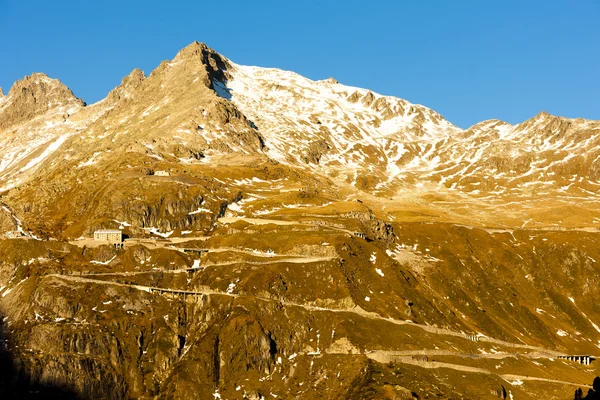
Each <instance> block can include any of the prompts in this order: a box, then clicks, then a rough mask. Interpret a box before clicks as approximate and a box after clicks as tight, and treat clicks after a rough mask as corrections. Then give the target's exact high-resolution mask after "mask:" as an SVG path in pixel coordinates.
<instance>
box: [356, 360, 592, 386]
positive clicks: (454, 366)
mask: <svg viewBox="0 0 600 400" xmlns="http://www.w3.org/2000/svg"><path fill="white" fill-rule="evenodd" d="M367 357H369V358H370V359H372V360H374V361H377V362H380V363H384V364H385V363H389V362H399V363H402V364H410V365H415V366H418V367H422V368H427V369H437V368H448V369H452V370H455V371H463V372H472V373H477V374H485V375H496V376H499V377H500V378H502V379H504V380H505V381H507V382H509V383H511V381H539V382H549V383H557V384H560V385H570V386H580V387H586V388H591V386H590V385H587V384H582V383H575V382H568V381H561V380H556V379H547V378H539V377H535V376H526V375H512V374H496V373H493V372H492V371H490V370H487V369H485V368H478V367H469V366H466V365H458V364H450V363H443V362H438V361H420V360H413V359H411V358H410V357H399V358H396V359H393V360H391V359H390V358H389V356H386V355H385V354H381V353H379V352H373V353H369V354H367ZM511 384H512V383H511Z"/></svg>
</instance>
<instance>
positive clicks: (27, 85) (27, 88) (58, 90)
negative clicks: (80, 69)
mask: <svg viewBox="0 0 600 400" xmlns="http://www.w3.org/2000/svg"><path fill="white" fill-rule="evenodd" d="M8 99H9V100H10V105H9V106H8V107H6V108H5V109H4V110H3V112H2V114H0V129H1V128H4V127H7V126H9V125H13V124H16V123H19V122H22V121H26V120H29V119H31V118H34V117H36V116H38V115H41V114H44V113H46V112H47V111H48V110H51V109H57V110H59V111H60V112H65V113H67V114H70V113H71V112H72V111H74V110H75V109H77V108H79V107H83V106H85V103H84V102H83V100H81V99H79V98H77V97H76V96H75V95H74V94H73V92H72V91H71V90H70V89H69V88H68V87H67V86H65V85H64V84H63V83H62V82H61V81H59V80H58V79H52V78H50V77H48V75H46V74H43V73H34V74H31V75H30V76H26V77H25V78H23V79H21V80H19V81H17V82H15V84H14V85H13V86H12V88H11V89H10V91H9V92H8Z"/></svg>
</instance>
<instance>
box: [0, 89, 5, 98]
mask: <svg viewBox="0 0 600 400" xmlns="http://www.w3.org/2000/svg"><path fill="white" fill-rule="evenodd" d="M0 97H4V92H3V91H2V88H1V87H0Z"/></svg>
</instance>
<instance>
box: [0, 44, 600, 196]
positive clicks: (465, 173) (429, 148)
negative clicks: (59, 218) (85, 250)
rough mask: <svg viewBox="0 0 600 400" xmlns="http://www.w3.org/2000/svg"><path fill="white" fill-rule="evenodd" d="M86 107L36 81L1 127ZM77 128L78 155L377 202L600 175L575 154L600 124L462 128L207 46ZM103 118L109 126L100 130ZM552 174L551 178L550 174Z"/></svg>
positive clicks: (128, 80)
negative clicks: (331, 188) (123, 152)
mask: <svg viewBox="0 0 600 400" xmlns="http://www.w3.org/2000/svg"><path fill="white" fill-rule="evenodd" d="M81 106H82V102H81V101H80V100H79V99H77V98H76V97H75V96H74V95H73V94H72V92H71V91H70V90H69V89H68V88H66V87H65V86H64V85H62V83H60V81H58V80H53V79H50V78H48V77H47V76H45V75H43V74H34V75H32V76H31V77H27V78H25V79H24V80H22V81H19V82H17V83H15V85H14V87H13V88H11V91H10V93H9V96H8V97H6V98H4V100H3V101H2V103H1V105H0V128H2V127H7V126H9V125H10V124H16V123H19V122H25V121H31V120H32V118H34V117H35V116H39V115H42V114H44V113H45V112H47V111H48V108H49V107H55V109H56V110H59V111H60V112H62V113H63V114H65V115H71V114H72V113H73V111H76V110H77V109H80V108H81ZM61 107H62V108H61ZM88 109H89V107H88ZM53 115H55V114H53ZM77 120H78V121H79V124H80V125H78V129H81V130H85V129H87V127H88V126H89V127H90V128H89V129H90V130H93V132H90V133H89V134H88V136H89V139H86V140H85V143H86V145H85V148H86V149H87V148H88V147H89V150H86V152H82V154H79V155H78V156H77V158H78V157H88V153H89V154H90V155H91V154H94V153H95V152H96V150H95V148H94V145H93V143H95V141H98V140H102V141H103V142H102V143H104V142H108V141H110V143H115V145H119V146H124V148H127V149H130V150H131V149H136V151H138V150H139V151H143V152H144V153H145V154H152V156H154V157H157V158H156V159H158V158H160V159H163V160H165V159H169V157H172V155H175V156H176V158H175V159H176V160H180V159H185V160H189V159H190V157H191V158H195V159H198V157H199V155H200V154H202V155H205V156H206V155H210V156H222V155H229V154H234V153H236V154H261V155H263V156H266V157H268V158H270V159H272V160H275V161H277V162H279V163H283V164H286V165H291V166H301V167H302V168H308V169H310V170H313V171H315V172H318V173H320V174H324V175H325V176H329V177H332V178H334V179H336V181H338V182H339V183H340V184H344V185H348V186H350V187H354V188H359V189H360V190H364V191H367V192H369V193H372V194H374V195H376V196H393V195H395V194H396V193H398V191H400V190H402V188H406V187H410V188H419V187H421V186H424V185H427V186H428V187H431V188H436V190H448V191H450V192H451V193H453V192H454V191H456V192H461V193H462V192H468V193H471V194H475V195H480V194H485V193H487V192H488V191H494V193H495V196H501V195H506V196H509V194H510V193H511V191H513V192H514V191H516V192H519V193H525V192H527V190H524V189H523V188H528V187H532V186H538V185H541V183H539V182H544V185H543V186H540V188H543V192H544V193H546V191H547V190H548V191H549V192H552V191H556V190H559V189H560V188H561V187H565V186H566V185H565V184H566V183H567V182H568V179H571V178H570V177H568V176H567V174H571V173H573V171H574V170H576V169H577V170H578V171H580V173H581V174H583V175H584V176H587V175H589V174H590V173H591V172H590V171H596V169H597V168H596V167H594V166H593V165H591V163H590V162H588V161H589V160H588V161H585V160H580V159H578V157H579V156H573V155H572V152H571V150H574V149H577V150H578V151H580V152H585V151H586V149H585V148H583V147H582V146H584V144H583V142H581V139H582V138H590V137H591V139H589V141H588V142H586V143H587V144H586V145H585V146H584V147H586V146H588V147H589V146H592V144H593V143H595V139H594V137H595V136H594V135H592V134H591V133H590V132H593V130H594V129H596V127H597V126H598V123H596V122H594V121H585V120H568V119H564V118H561V117H556V116H552V115H550V114H548V113H546V112H542V113H540V114H538V115H537V116H535V117H534V118H532V119H530V120H528V121H525V122H523V123H521V124H519V125H511V124H508V123H506V122H503V121H499V120H494V119H492V120H488V121H483V122H480V123H478V124H475V125H473V126H472V127H470V128H469V129H467V130H463V129H460V128H459V127H457V126H455V125H453V124H452V123H451V122H449V121H448V120H446V119H445V118H444V117H443V116H442V115H440V114H438V113H437V112H435V111H434V110H431V109H429V108H427V107H425V106H422V105H418V104H412V103H410V102H408V101H406V100H403V99H400V98H397V97H392V96H384V95H381V94H378V93H375V92H373V91H370V90H368V89H363V88H357V87H351V86H346V85H343V84H340V83H339V82H338V81H336V80H335V79H333V78H329V79H325V80H320V81H313V80H310V79H307V78H305V77H303V76H301V75H299V74H297V73H294V72H291V71H284V70H280V69H277V68H261V67H253V66H243V65H238V64H236V63H234V62H233V61H230V60H229V59H228V58H226V57H225V56H223V55H221V54H219V53H218V52H217V51H215V50H214V49H212V48H210V47H209V46H207V45H206V44H204V43H200V42H192V43H191V44H189V45H188V46H186V47H185V48H183V49H181V50H180V51H179V52H177V54H176V55H175V57H174V58H173V59H172V60H167V61H163V62H162V63H161V64H160V65H159V66H158V67H157V68H156V69H154V70H153V71H152V72H151V73H150V74H149V76H147V77H146V76H145V74H144V73H143V72H142V71H141V70H139V69H134V70H133V71H132V72H131V73H130V74H129V75H127V76H126V77H124V78H123V79H122V81H121V84H120V85H119V86H117V87H116V88H115V89H113V90H112V91H111V92H110V93H109V95H108V96H107V99H106V101H102V102H99V104H97V105H95V107H94V108H93V110H90V111H88V112H87V113H80V114H78V116H77ZM97 120H99V121H100V122H99V123H98V124H97V125H100V126H101V128H97V127H96V128H92V126H93V125H94V124H95V122H96V121H97ZM7 121H8V122H7ZM51 123H52V126H55V124H56V123H57V122H56V121H54V120H53V121H52V122H51ZM2 124H4V125H2ZM63 128H64V129H56V130H42V128H35V129H31V128H27V130H26V131H27V132H30V133H31V134H32V136H34V137H44V138H48V140H49V138H52V137H54V138H58V137H63V135H66V134H67V132H73V129H72V127H69V126H66V125H65V126H64V127H63ZM23 129H24V130H25V128H23ZM36 129H40V130H39V134H36V133H35V132H38V131H36ZM97 129H98V130H100V132H96V130H97ZM122 132H128V133H127V135H123V134H122ZM555 132H558V133H559V134H555ZM68 134H71V133H68ZM187 135H192V136H189V137H188V136H187ZM98 138H101V139H98ZM571 140H572V141H573V144H570V143H571V142H570V141H571ZM153 141H155V142H153ZM48 143H50V142H45V145H47V144H48ZM96 145H99V144H98V143H97V144H96ZM103 145H105V144H103ZM81 146H83V145H81ZM149 146H152V147H149ZM567 148H568V149H569V152H567V151H566V150H565V149H567ZM563 150H564V151H563ZM589 151H590V152H596V151H597V150H596V147H593V146H592V147H589ZM11 154H12V153H11ZM32 154H33V153H32ZM48 154H50V153H44V155H48ZM115 154H116V153H115ZM180 154H181V155H183V156H182V157H179V155H180ZM0 156H1V155H0ZM115 157H116V156H115ZM586 160H587V159H586ZM73 162H74V161H73ZM81 162H85V160H83V161H81ZM5 164H6V165H8V161H6V162H5ZM513 164H515V165H517V166H518V167H513ZM498 171H501V172H498ZM533 172H536V174H534V173H533ZM538 172H539V174H537V173H538ZM542 172H543V173H544V174H546V173H548V174H549V175H543V178H540V176H541V175H540V174H542ZM586 174H587V175H586ZM594 174H595V172H594ZM550 177H552V179H550ZM559 177H560V179H558V178H559ZM481 180H485V181H486V182H487V183H486V185H482V184H481V183H477V182H478V181H481ZM582 182H584V181H582ZM523 185H527V186H523ZM513 186H516V188H515V187H513ZM484 187H485V188H487V189H485V190H482V188H484ZM586 190H587V189H586Z"/></svg>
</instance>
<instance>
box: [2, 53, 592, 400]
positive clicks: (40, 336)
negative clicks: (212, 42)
mask: <svg viewBox="0 0 600 400" xmlns="http://www.w3.org/2000/svg"><path fill="white" fill-rule="evenodd" d="M599 127H600V125H599V123H598V122H597V121H586V120H580V119H565V118H561V117H556V116H551V115H549V114H547V113H540V114H539V115H537V116H535V117H533V118H532V119H530V120H528V121H525V122H523V123H522V124H518V125H510V124H507V123H504V122H502V121H497V120H491V121H484V122H481V123H479V124H477V125H475V126H473V127H470V128H469V129H466V130H463V129H460V128H458V127H456V126H454V125H452V124H451V123H450V122H448V121H446V120H445V119H444V118H443V117H442V116H441V115H439V114H437V113H436V112H435V111H433V110H430V109H428V108H426V107H424V106H420V105H414V104H411V103H409V102H407V101H405V100H402V99H397V98H393V97H388V96H382V95H379V94H376V93H373V92H371V91H369V90H365V89H359V88H351V87H348V86H344V85H342V84H340V83H339V82H337V81H335V80H334V79H328V80H325V81H311V80H309V79H306V78H303V77H301V76H299V75H297V74H294V73H292V72H287V71H281V70H277V69H268V68H258V67H247V66H240V65H237V64H235V63H234V62H232V61H230V60H228V59H227V58H226V57H224V56H222V55H220V54H219V53H217V52H215V51H214V50H212V49H210V48H209V47H208V46H206V45H204V44H201V43H196V42H195V43H192V44H191V45H190V46H188V47H186V48H185V49H183V50H181V51H180V52H179V53H178V54H177V55H176V56H175V57H174V58H173V59H172V60H171V61H164V62H162V63H161V64H160V65H159V67H157V68H156V69H155V70H154V71H152V72H151V73H150V74H149V75H148V76H146V75H145V74H144V73H143V72H142V71H140V70H137V69H136V70H134V71H132V72H131V73H130V74H129V75H128V76H126V77H125V78H123V80H122V82H121V84H120V85H119V86H118V87H116V88H115V89H114V90H112V91H111V92H110V93H109V94H108V96H107V98H106V99H104V100H102V101H100V102H98V103H96V104H92V105H89V106H84V104H83V102H81V101H80V100H79V99H77V98H75V97H74V96H73V94H72V93H71V92H70V91H69V90H68V89H67V88H66V87H64V86H63V85H62V84H60V83H59V82H58V81H55V80H52V79H50V78H48V77H46V76H45V75H39V74H35V75H33V76H31V77H28V78H26V79H24V80H23V81H19V82H17V83H16V84H15V85H14V86H13V88H12V89H11V90H10V92H9V94H8V95H7V96H0V195H1V196H2V197H1V199H0V200H1V203H0V229H1V230H2V233H3V232H5V231H9V230H10V231H15V230H16V231H17V232H20V235H22V237H20V238H17V239H4V238H1V239H0V313H1V314H2V315H1V317H2V318H1V320H2V325H1V328H2V329H1V330H0V333H1V335H2V341H3V344H4V346H3V347H2V348H1V349H0V363H2V365H3V371H8V372H7V373H5V374H4V375H2V374H0V375H1V376H0V386H4V387H8V388H10V389H9V390H5V392H2V391H0V395H4V393H10V394H11V395H12V396H13V397H14V396H16V398H18V396H19V395H20V394H23V393H28V392H29V391H31V390H35V391H42V392H43V393H49V394H48V396H51V395H55V394H56V393H62V396H63V397H65V398H71V397H72V398H90V399H92V398H107V399H121V398H148V399H149V398H165V399H167V398H168V399H171V398H181V399H188V398H199V399H215V398H216V399H219V398H221V399H238V398H239V399H256V400H258V399H265V398H270V397H273V398H299V399H329V398H331V399H338V398H339V399H355V398H356V399H358V398H361V399H363V398H364V399H371V398H372V399H382V398H385V399H410V398H432V397H436V398H448V399H450V398H477V399H486V398H490V399H492V398H499V397H500V398H502V396H504V397H506V398H518V399H562V398H567V397H571V393H572V391H573V390H574V387H575V386H574V384H577V385H582V386H583V385H585V384H589V383H590V382H592V380H593V378H594V377H595V376H596V375H597V374H598V368H597V365H596V364H595V362H593V363H592V365H580V364H577V363H574V362H571V361H568V360H565V359H563V358H560V357H562V356H568V355H575V354H576V355H592V356H593V355H595V354H596V352H597V349H598V343H600V328H599V326H600V309H599V308H598V307H597V304H598V300H600V292H599V291H598V287H599V285H598V279H597V276H598V272H599V270H598V265H597V261H598V260H600V254H599V252H598V248H600V247H599V246H598V244H599V240H600V236H598V235H599V233H598V229H597V227H596V225H597V223H598V221H600V210H599V208H598V201H597V190H596V189H597V187H598V185H600V182H598V180H597V173H596V172H597V170H598V166H597V164H598V163H597V159H598V154H597V153H598V149H599V148H600V146H599V144H598V143H597V140H598V135H597V134H596V133H597V131H598V130H599V129H600V128H599ZM104 228H109V229H120V230H122V232H123V235H124V236H125V238H126V241H125V242H124V244H123V247H122V248H121V247H118V246H112V245H110V244H108V243H100V242H97V241H94V240H91V239H90V237H91V236H92V233H93V232H94V231H95V230H97V229H104ZM0 390H3V389H0ZM15 393H16V395H15ZM7 395H8V394H7Z"/></svg>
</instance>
